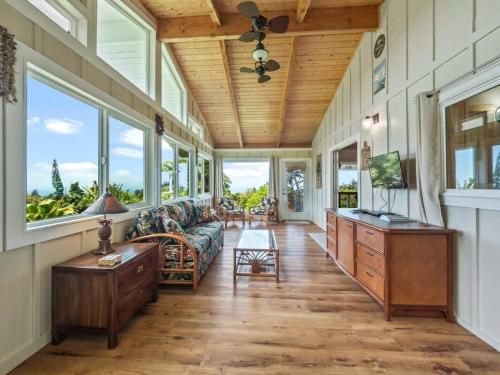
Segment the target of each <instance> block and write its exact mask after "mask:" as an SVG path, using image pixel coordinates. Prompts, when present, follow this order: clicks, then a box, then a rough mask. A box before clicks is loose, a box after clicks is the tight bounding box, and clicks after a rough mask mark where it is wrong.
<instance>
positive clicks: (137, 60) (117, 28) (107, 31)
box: [97, 0, 151, 93]
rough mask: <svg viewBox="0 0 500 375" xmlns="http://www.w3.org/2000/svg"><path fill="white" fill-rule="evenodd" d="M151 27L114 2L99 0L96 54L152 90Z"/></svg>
mask: <svg viewBox="0 0 500 375" xmlns="http://www.w3.org/2000/svg"><path fill="white" fill-rule="evenodd" d="M150 48H151V30H149V29H148V28H147V27H146V26H144V25H143V24H142V23H140V22H139V21H137V20H136V19H134V18H133V17H132V16H130V15H128V14H127V13H126V12H125V10H123V9H122V8H120V7H119V6H118V5H117V4H116V3H115V2H114V1H110V0H100V1H97V55H98V56H99V57H101V58H102V59H103V60H104V61H106V62H107V63H108V64H109V65H111V67H113V69H115V70H116V71H117V72H118V73H120V74H121V75H122V76H124V77H125V78H126V79H128V80H129V81H130V82H132V83H133V84H134V85H135V86H137V87H138V88H139V89H141V90H142V91H144V92H145V93H148V92H149V71H150Z"/></svg>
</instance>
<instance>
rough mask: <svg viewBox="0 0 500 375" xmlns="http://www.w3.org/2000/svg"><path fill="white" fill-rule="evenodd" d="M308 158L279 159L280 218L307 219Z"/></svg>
mask: <svg viewBox="0 0 500 375" xmlns="http://www.w3.org/2000/svg"><path fill="white" fill-rule="evenodd" d="M310 169H311V167H310V160H309V159H281V168H280V170H281V184H280V189H281V199H280V216H281V219H282V220H309V214H310V212H309V201H310V190H311V187H310V184H311V180H310Z"/></svg>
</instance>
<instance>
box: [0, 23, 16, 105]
mask: <svg viewBox="0 0 500 375" xmlns="http://www.w3.org/2000/svg"><path fill="white" fill-rule="evenodd" d="M16 50H17V45H16V41H15V40H14V35H12V34H10V33H9V31H8V30H7V29H6V28H5V27H3V26H0V97H5V100H6V101H7V103H16V102H17V98H16V80H15V74H16V72H15V70H14V67H15V65H16Z"/></svg>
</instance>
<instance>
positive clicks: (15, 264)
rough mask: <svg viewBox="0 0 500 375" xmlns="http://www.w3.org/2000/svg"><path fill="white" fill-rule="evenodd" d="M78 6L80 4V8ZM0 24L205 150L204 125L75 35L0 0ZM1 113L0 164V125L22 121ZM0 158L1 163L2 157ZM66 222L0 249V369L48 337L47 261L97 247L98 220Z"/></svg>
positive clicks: (117, 237)
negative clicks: (195, 126) (60, 231)
mask: <svg viewBox="0 0 500 375" xmlns="http://www.w3.org/2000/svg"><path fill="white" fill-rule="evenodd" d="M70 1H78V0H70ZM86 3H87V4H88V5H89V7H90V6H92V5H94V8H92V9H90V8H89V9H88V13H87V14H86V16H87V17H88V19H89V27H91V25H95V2H90V1H89V2H86ZM82 10H83V11H85V9H82ZM0 24H1V25H2V26H4V27H6V28H7V29H8V30H9V31H10V32H11V33H13V34H14V35H15V37H16V40H17V41H18V42H19V43H20V51H19V53H20V54H22V51H25V50H26V49H28V50H32V51H33V53H35V54H39V55H40V56H41V58H46V59H48V60H50V61H51V63H53V64H56V65H57V66H58V68H59V69H60V70H61V72H62V71H64V72H65V74H72V75H74V76H75V77H77V78H78V79H83V80H85V81H86V82H87V83H88V84H89V85H90V86H91V87H92V88H93V89H95V90H97V91H96V92H101V93H103V95H105V96H106V95H108V96H109V97H110V98H112V99H113V100H116V101H117V103H120V104H121V105H123V106H126V107H128V108H129V109H130V110H129V112H130V113H137V115H138V116H140V117H141V118H147V119H149V123H147V124H146V123H145V124H144V125H146V126H149V127H151V128H152V129H151V130H152V131H154V130H153V127H154V122H153V121H152V120H153V119H154V114H155V113H156V112H160V113H162V114H163V115H164V116H165V128H166V131H167V133H168V134H169V135H170V136H172V137H173V138H175V139H177V140H179V141H180V142H184V143H185V144H189V145H191V146H192V147H193V149H194V148H195V147H198V149H199V150H200V151H203V152H204V153H206V154H210V155H211V154H212V152H213V151H212V144H213V142H212V138H211V136H210V133H209V132H208V129H206V128H205V132H204V139H203V140H201V139H198V138H196V137H195V136H194V134H193V133H192V132H190V131H189V130H188V129H187V128H186V127H184V126H183V125H182V124H180V123H179V122H177V121H176V120H175V119H173V117H172V116H171V115H169V114H168V113H167V112H166V111H165V110H164V109H163V108H161V106H160V104H159V101H158V100H157V101H156V102H155V100H153V99H152V98H149V97H147V96H146V95H145V94H144V93H142V92H140V90H138V89H137V90H136V89H135V88H134V87H132V85H131V84H129V83H128V82H126V81H125V80H124V78H123V77H121V76H118V75H117V73H115V72H114V71H113V70H112V69H111V68H109V67H108V68H107V67H105V66H101V65H99V61H98V59H93V58H92V56H89V54H88V53H84V54H81V53H80V52H81V51H78V50H76V49H74V48H72V47H71V42H75V41H72V40H70V39H68V38H71V37H69V36H68V35H64V32H62V31H61V33H59V34H57V33H54V30H55V31H56V32H59V30H58V29H57V28H55V29H54V30H52V29H51V30H46V29H44V28H43V27H42V26H40V25H39V24H37V23H36V22H35V21H34V20H33V19H31V18H29V17H27V16H26V15H25V14H21V13H20V12H19V11H17V10H16V9H14V8H13V7H11V6H10V5H9V3H8V2H7V1H6V0H0ZM75 43H77V42H75ZM80 48H83V47H80ZM156 50H157V51H159V50H160V46H159V43H157V46H156ZM83 52H85V51H83ZM23 59H24V56H19V58H18V61H19V62H20V61H22V60H23ZM89 59H90V60H89ZM157 70H158V69H157ZM18 71H19V69H18ZM18 83H19V82H18ZM20 92H23V90H21V91H20ZM90 94H93V93H90ZM23 99H24V98H23V96H22V95H20V97H19V102H18V103H17V104H15V105H16V106H23V105H24V102H23ZM0 103H1V102H0ZM8 106H9V105H8ZM7 109H8V108H7ZM188 112H189V113H190V115H191V116H193V117H194V118H196V119H197V120H198V121H200V123H202V124H204V120H203V118H202V115H201V113H200V112H199V110H198V107H197V105H196V103H195V102H194V100H193V99H192V97H191V96H189V98H188ZM7 113H9V110H5V108H3V107H2V105H1V104H0V163H1V164H0V165H2V166H4V163H3V161H4V159H5V157H6V155H5V153H4V147H3V146H5V143H6V142H9V139H4V136H5V134H4V132H3V131H4V128H5V127H10V126H25V124H23V123H19V122H18V121H14V120H13V119H12V118H6V116H7ZM19 147H22V145H19ZM5 162H6V163H8V162H9V160H6V159H5ZM10 162H12V161H10ZM4 177H5V170H4V169H3V168H2V170H1V171H0V197H1V199H0V227H1V228H5V222H6V221H8V220H9V212H5V209H4V208H5V207H4V203H5V202H6V199H8V198H9V197H7V196H4V193H5V186H4V182H5V181H4ZM24 190H25V188H24V187H22V186H19V194H24ZM115 219H116V217H115ZM131 223H132V220H125V221H120V222H118V220H117V222H116V223H114V224H113V236H112V240H113V242H116V241H122V240H123V239H124V236H125V231H126V229H127V228H128V227H129V226H130V225H131ZM67 226H74V227H75V228H76V229H74V230H72V232H73V233H71V234H69V235H61V236H60V237H59V238H55V239H51V240H47V241H39V242H36V243H33V244H30V245H28V246H24V247H22V248H17V249H12V250H9V251H3V252H2V251H0V374H4V373H7V372H8V371H10V370H11V369H13V368H14V367H15V366H17V365H19V364H20V363H21V362H22V361H24V360H25V359H27V358H28V357H30V356H31V355H32V354H33V353H35V352H36V351H38V350H39V349H40V348H42V347H43V346H44V345H46V344H47V343H48V342H49V341H50V338H51V333H50V329H51V276H50V275H51V274H50V272H51V267H52V265H54V264H57V263H60V262H62V261H65V260H67V259H70V258H72V257H75V256H77V255H79V254H82V253H85V252H87V251H90V250H91V249H94V248H96V247H97V238H98V237H97V229H96V227H97V222H94V220H92V221H91V222H88V224H86V225H83V226H82V225H80V224H79V223H74V224H73V223H72V224H68V225H67ZM1 228H0V240H1V241H2V242H1V243H3V242H4V238H3V237H2V236H3V235H5V233H4V231H3V230H1ZM0 250H1V246H0ZM103 348H105V344H103Z"/></svg>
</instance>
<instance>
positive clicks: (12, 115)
mask: <svg viewBox="0 0 500 375" xmlns="http://www.w3.org/2000/svg"><path fill="white" fill-rule="evenodd" d="M28 64H29V67H30V70H32V71H35V72H38V73H41V74H42V75H45V76H47V77H48V78H49V79H51V80H53V81H54V82H56V83H59V84H60V85H61V84H62V85H63V86H65V87H67V88H68V89H69V90H70V91H73V92H74V93H76V94H77V95H81V96H83V97H84V98H85V97H86V98H88V100H90V101H92V102H94V103H97V104H98V105H99V106H103V107H105V108H107V109H108V110H109V109H111V110H113V111H114V112H115V113H120V114H122V115H124V116H126V117H127V118H129V119H130V120H132V121H135V122H136V123H139V124H143V126H144V127H145V128H148V129H149V131H148V135H147V142H146V143H145V145H146V146H145V148H146V155H145V157H146V158H147V160H148V162H147V163H148V164H147V165H148V168H147V169H151V170H154V168H156V167H155V165H154V163H155V160H154V149H153V148H154V147H153V146H152V145H153V143H154V142H153V140H154V131H153V130H152V129H154V126H155V124H154V121H152V120H150V119H149V118H147V117H146V116H143V115H142V114H140V113H138V112H135V111H134V110H133V109H132V108H130V107H128V106H126V105H124V104H123V103H121V102H120V101H119V100H117V99H115V98H113V97H112V96H110V95H108V94H106V93H104V92H102V91H100V90H99V89H97V88H96V87H94V86H92V85H91V84H90V83H88V82H86V81H85V80H83V79H81V78H80V77H78V76H76V75H74V74H72V73H70V72H68V71H66V70H64V69H61V67H60V66H59V65H57V64H56V63H54V62H53V61H51V60H49V59H48V58H46V57H45V56H42V55H40V54H39V53H38V52H36V51H34V50H32V49H31V48H28V47H26V46H24V45H23V44H22V43H18V59H17V66H16V88H17V91H18V98H20V101H19V103H17V104H16V105H7V106H6V113H5V116H6V118H7V121H9V123H13V124H17V125H18V126H10V127H7V128H6V133H5V134H4V137H5V139H7V140H8V142H6V148H5V151H4V155H5V159H6V163H5V165H6V168H5V171H4V173H5V186H4V189H5V190H4V192H5V196H8V197H9V199H7V200H6V202H5V212H6V213H8V215H9V216H8V220H5V232H4V233H5V237H4V238H5V241H4V242H5V250H12V249H17V248H20V247H23V246H28V245H32V244H34V243H39V242H43V241H48V240H51V239H54V238H59V237H64V236H67V235H71V234H75V233H79V232H82V231H86V230H90V229H93V228H96V220H95V218H96V217H95V216H82V215H78V216H74V217H71V218H67V219H68V220H64V221H59V218H58V219H52V220H47V221H44V225H39V226H37V227H36V228H30V229H28V228H27V226H26V219H25V212H26V172H27V171H26V157H27V154H26V144H27V143H26V125H25V124H26V120H27V119H26V105H27V102H26V83H27V70H28ZM19 171H24V172H23V173H19ZM150 180H151V179H149V180H146V182H145V183H146V189H145V196H148V197H149V199H151V197H153V196H154V194H155V187H154V186H151V183H152V181H150ZM19 187H22V188H21V189H20V188H19ZM154 203H156V202H151V201H150V202H146V203H145V204H144V205H143V207H150V206H152V204H154ZM140 209H141V208H135V207H132V209H131V210H130V211H129V212H127V213H124V214H118V215H113V222H114V223H119V222H122V221H125V220H130V219H133V218H135V216H136V214H137V211H138V210H140ZM63 219H64V218H63Z"/></svg>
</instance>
